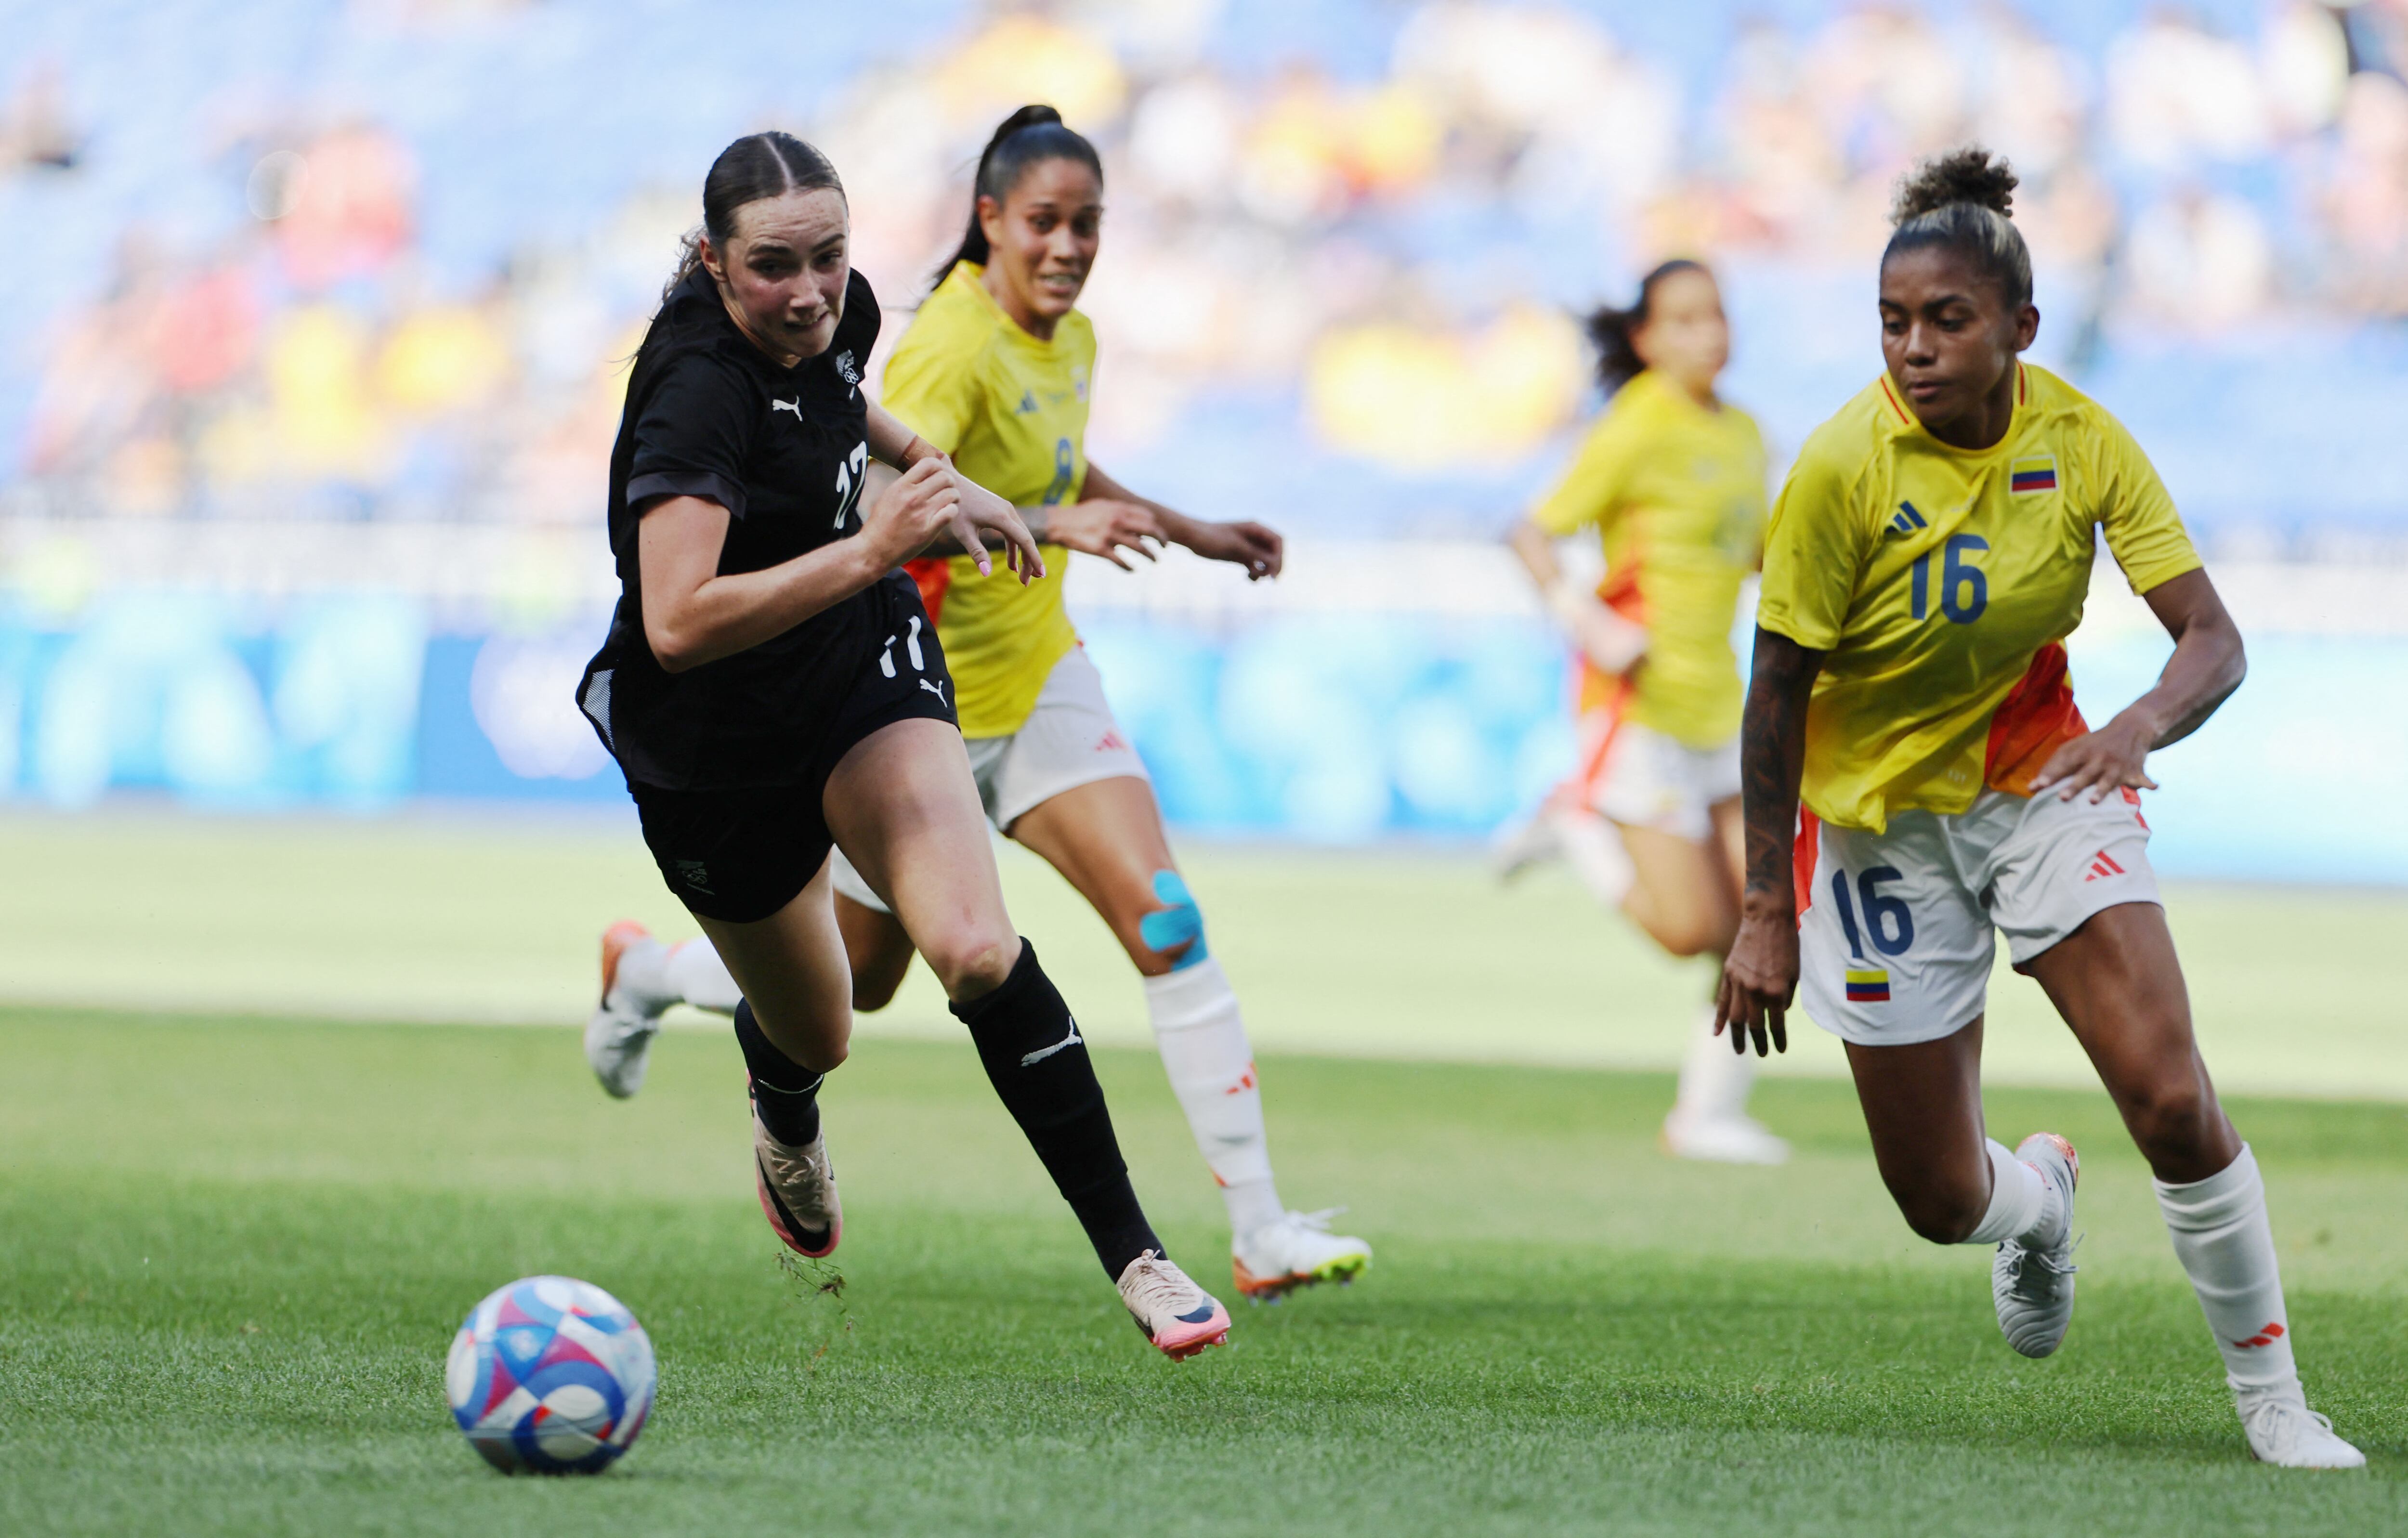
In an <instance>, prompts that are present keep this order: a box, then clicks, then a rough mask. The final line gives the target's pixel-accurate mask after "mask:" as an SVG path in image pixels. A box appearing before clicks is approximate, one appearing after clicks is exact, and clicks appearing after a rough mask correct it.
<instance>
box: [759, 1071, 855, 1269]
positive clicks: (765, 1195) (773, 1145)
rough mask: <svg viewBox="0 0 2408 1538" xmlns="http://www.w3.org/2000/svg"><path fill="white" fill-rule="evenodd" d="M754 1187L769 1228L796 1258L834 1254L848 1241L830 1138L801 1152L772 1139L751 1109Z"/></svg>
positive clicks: (812, 1141) (809, 1144) (819, 1138)
mask: <svg viewBox="0 0 2408 1538" xmlns="http://www.w3.org/2000/svg"><path fill="white" fill-rule="evenodd" d="M753 1190H754V1191H755V1192H756V1193H757V1194H758V1195H759V1196H760V1198H761V1214H762V1216H763V1217H765V1218H768V1219H769V1227H770V1229H771V1230H772V1231H773V1232H775V1233H776V1234H777V1235H778V1237H779V1238H780V1239H782V1240H783V1241H785V1245H786V1247H787V1248H788V1249H791V1250H793V1251H794V1252H795V1253H796V1254H797V1255H801V1256H804V1257H807V1258H808V1259H810V1260H818V1259H820V1258H821V1257H822V1256H824V1255H828V1254H831V1253H833V1252H834V1251H835V1249H836V1246H837V1241H838V1240H839V1239H841V1238H843V1237H844V1208H843V1207H842V1206H841V1205H839V1203H838V1202H837V1199H836V1168H835V1166H834V1165H832V1164H830V1163H829V1162H828V1155H827V1139H826V1138H825V1137H824V1136H822V1137H815V1138H813V1139H811V1140H810V1142H809V1143H807V1144H805V1145H804V1146H801V1147H799V1148H797V1147H794V1146H790V1145H788V1144H784V1143H781V1142H779V1141H778V1140H777V1139H776V1138H774V1137H771V1136H770V1135H769V1129H768V1128H767V1127H765V1126H763V1125H762V1124H761V1112H760V1108H759V1107H758V1106H755V1107H754V1108H753Z"/></svg>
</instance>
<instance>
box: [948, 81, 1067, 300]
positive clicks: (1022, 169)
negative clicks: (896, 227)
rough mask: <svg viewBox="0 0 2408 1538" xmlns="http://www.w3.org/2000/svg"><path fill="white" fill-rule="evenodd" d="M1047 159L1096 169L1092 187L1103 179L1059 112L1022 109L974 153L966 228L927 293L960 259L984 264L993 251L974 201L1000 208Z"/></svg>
mask: <svg viewBox="0 0 2408 1538" xmlns="http://www.w3.org/2000/svg"><path fill="white" fill-rule="evenodd" d="M1049 160H1074V161H1077V162H1078V163H1079V164H1082V165H1083V166H1085V167H1086V168H1087V169H1088V170H1090V171H1093V172H1094V173H1096V181H1097V185H1101V184H1102V182H1103V179H1104V163H1103V160H1102V158H1101V157H1099V156H1098V155H1097V153H1096V147H1095V146H1094V145H1092V144H1089V143H1088V142H1087V141H1086V138H1085V137H1084V136H1083V135H1079V134H1075V133H1073V132H1071V131H1070V130H1069V129H1068V128H1067V127H1065V126H1064V125H1063V122H1062V114H1061V113H1059V112H1057V111H1055V110H1054V108H1052V107H1045V106H1042V105H1037V106H1030V107H1022V108H1021V109H1020V110H1019V111H1017V112H1014V113H1013V114H1012V115H1011V117H1008V118H1006V119H1004V120H1003V121H1002V122H1001V123H1000V124H998V125H997V126H996V131H995V136H994V137H993V138H991V139H989V140H987V141H986V148H985V149H983V150H980V151H979V159H978V175H977V176H976V177H974V178H971V181H970V222H969V228H968V229H967V230H965V231H964V232H963V234H962V244H961V247H960V249H957V250H955V251H954V252H953V255H951V256H949V257H947V258H946V259H945V264H944V265H943V266H941V267H939V268H938V269H937V276H936V279H935V282H932V283H931V284H930V285H929V287H930V289H931V291H933V290H934V289H935V287H936V285H937V284H938V283H942V282H943V281H944V280H945V278H946V275H948V274H949V273H951V272H952V271H953V268H954V267H955V266H956V265H958V264H959V263H964V262H974V263H978V264H979V265H980V266H984V265H986V259H987V258H988V257H989V256H990V255H992V254H993V253H992V252H991V251H989V250H988V249H987V243H986V231H985V229H984V228H982V226H981V225H980V223H979V211H978V206H979V199H981V198H982V197H991V198H993V199H995V201H996V204H997V206H1000V205H1001V204H1002V203H1003V200H1004V199H1006V198H1008V197H1010V196H1011V190H1012V189H1013V188H1014V187H1017V186H1019V185H1020V178H1022V177H1023V176H1024V175H1025V174H1026V173H1027V170H1028V168H1029V167H1030V166H1032V165H1035V164H1039V162H1042V161H1049Z"/></svg>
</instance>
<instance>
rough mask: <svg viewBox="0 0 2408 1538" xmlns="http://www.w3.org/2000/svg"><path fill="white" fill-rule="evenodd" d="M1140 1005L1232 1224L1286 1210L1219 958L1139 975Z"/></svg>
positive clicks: (1241, 1225) (1250, 1056)
mask: <svg viewBox="0 0 2408 1538" xmlns="http://www.w3.org/2000/svg"><path fill="white" fill-rule="evenodd" d="M1145 1006H1146V1013H1147V1014H1148V1015H1149V1016H1150V1017H1152V1018H1153V1020H1154V1045H1155V1046H1156V1047H1159V1048H1160V1049H1161V1051H1162V1068H1163V1072H1164V1073H1166V1074H1168V1075H1170V1089H1171V1092H1172V1093H1174V1094H1176V1095H1177V1096H1178V1097H1179V1104H1180V1108H1181V1109H1183V1110H1184V1111H1185V1112H1186V1113H1187V1125H1188V1127H1189V1129H1190V1130H1191V1131H1193V1132H1195V1133H1196V1146H1197V1148H1198V1149H1200V1150H1201V1151H1202V1153H1203V1155H1204V1162H1205V1163H1206V1164H1207V1165H1209V1166H1210V1167H1211V1171H1212V1178H1213V1179H1215V1180H1217V1181H1219V1182H1220V1185H1221V1199H1222V1201H1223V1202H1225V1203H1227V1205H1228V1208H1229V1228H1230V1231H1231V1232H1233V1233H1234V1234H1236V1235H1237V1236H1238V1237H1240V1238H1243V1237H1244V1236H1245V1235H1247V1234H1250V1233H1252V1232H1254V1231H1255V1230H1256V1229H1259V1228H1261V1227H1262V1226H1263V1225H1264V1224H1266V1223H1269V1222H1272V1221H1274V1220H1276V1219H1277V1218H1279V1217H1280V1215H1281V1214H1282V1213H1283V1212H1285V1211H1286V1209H1285V1208H1284V1207H1283V1206H1281V1205H1280V1199H1279V1189H1278V1188H1277V1187H1276V1186H1275V1185H1273V1184H1272V1181H1271V1151H1270V1138H1269V1133H1268V1132H1266V1131H1265V1130H1264V1127H1263V1092H1262V1089H1260V1088H1259V1087H1258V1086H1257V1085H1256V1084H1255V1083H1254V1047H1253V1046H1252V1045H1251V1044H1249V1043H1248V1042H1247V1040H1246V1022H1245V1020H1244V1019H1243V1018H1241V1017H1240V1015H1239V1013H1238V995H1237V994H1236V992H1234V991H1233V990H1231V989H1230V987H1229V977H1228V974H1226V973H1225V972H1223V971H1222V970H1221V963H1220V962H1219V961H1214V960H1212V959H1211V958H1210V957H1207V958H1205V959H1204V960H1203V961H1197V962H1196V963H1195V964H1194V965H1192V966H1184V967H1181V968H1180V969H1179V970H1177V971H1176V972H1166V973H1164V974H1163V975H1161V976H1159V977H1148V978H1147V979H1145Z"/></svg>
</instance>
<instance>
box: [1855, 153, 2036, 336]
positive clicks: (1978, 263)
mask: <svg viewBox="0 0 2408 1538" xmlns="http://www.w3.org/2000/svg"><path fill="white" fill-rule="evenodd" d="M2016 185H2017V182H2016V178H2015V172H2014V167H2013V166H2011V165H2009V164H2007V163H2006V160H2005V158H2004V157H2003V156H1999V155H1993V154H1991V153H1990V151H1988V150H1985V149H1983V148H1982V147H1981V146H1979V145H1969V146H1967V147H1966V148H1965V149H1962V150H1950V151H1949V152H1948V153H1947V154H1944V155H1935V156H1933V157H1932V158H1931V159H1929V160H1928V161H1925V162H1924V163H1923V164H1920V165H1918V166H1916V167H1915V168H1914V171H1912V172H1911V173H1909V174H1908V175H1907V177H1906V178H1905V179H1904V180H1902V181H1900V182H1899V184H1898V201H1897V202H1896V203H1895V204H1893V205H1891V206H1890V214H1889V218H1890V222H1891V223H1892V224H1894V225H1896V226H1897V228H1896V229H1894V230H1892V231H1891V232H1890V237H1889V245H1888V247H1887V248H1886V249H1885V250H1883V252H1882V264H1883V265H1885V266H1886V265H1888V263H1889V259H1890V258H1891V257H1893V256H1896V255H1897V254H1898V253H1899V252H1900V251H1911V250H1915V249H1919V248H1921V247H1925V246H1944V247H1947V248H1949V249H1952V250H1957V251H1960V252H1962V253H1963V254H1964V255H1965V256H1966V257H1967V258H1969V259H1970V260H1971V262H1972V263H1973V265H1974V266H1975V267H1976V268H1978V269H1979V270H1980V271H1981V272H1983V273H1984V274H1985V275H1986V276H1987V277H1989V278H1991V279H1992V280H1993V281H1995V282H1996V283H1997V284H1998V285H1999V290H2000V292H2001V293H2002V294H2004V295H2005V297H2006V301H2007V307H2008V308H2009V309H2020V308H2022V307H2023V306H2026V305H2028V304H2030V303H2031V292H2032V276H2031V249H2030V248H2028V247H2027V246H2026V245H2025V244H2024V237H2023V232H2021V231H2020V230H2017V229H2016V228H2015V226H2014V208H2015V187H2016Z"/></svg>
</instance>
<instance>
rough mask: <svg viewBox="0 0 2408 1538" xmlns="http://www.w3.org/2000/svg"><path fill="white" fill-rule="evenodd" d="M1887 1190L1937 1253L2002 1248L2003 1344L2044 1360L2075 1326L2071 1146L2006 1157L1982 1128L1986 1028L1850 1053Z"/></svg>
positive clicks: (2048, 1140)
mask: <svg viewBox="0 0 2408 1538" xmlns="http://www.w3.org/2000/svg"><path fill="white" fill-rule="evenodd" d="M1848 1067H1849V1069H1850V1071H1851V1072H1852V1073H1853V1074H1854V1075H1855V1076H1856V1099H1857V1101H1858V1103H1859V1104H1862V1105H1863V1107H1864V1113H1865V1128H1866V1130H1867V1131H1868V1132H1871V1134H1872V1142H1873V1160H1874V1162H1875V1163H1876V1164H1877V1165H1878V1166H1879V1167H1880V1169H1881V1174H1882V1182H1883V1184H1885V1185H1886V1186H1887V1187H1888V1188H1889V1192H1890V1196H1891V1198H1892V1199H1893V1200H1895V1201H1896V1202H1897V1203H1898V1210H1899V1213H1900V1214H1901V1215H1902V1216H1903V1217H1904V1218H1906V1221H1907V1226H1908V1227H1909V1228H1912V1229H1913V1230H1914V1232H1917V1233H1919V1234H1921V1235H1922V1236H1923V1237H1924V1238H1926V1239H1928V1240H1930V1241H1931V1242H1932V1243H1933V1244H1936V1245H1958V1244H1983V1245H1995V1246H1998V1249H1997V1252H1996V1254H1995V1255H1994V1256H1993V1257H1992V1264H1991V1272H1990V1280H1991V1302H1992V1303H1993V1304H1994V1305H1995V1306H1996V1309H1997V1312H1998V1316H1999V1329H2000V1332H2001V1333H2002V1334H2004V1335H2005V1336H2006V1337H2007V1343H2008V1344H2009V1345H2010V1346H2014V1348H2015V1349H2016V1350H2017V1351H2020V1352H2022V1353H2023V1354H2024V1355H2026V1356H2028V1357H2044V1356H2047V1355H2048V1354H2049V1353H2051V1352H2053V1351H2055V1350H2056V1349H2057V1346H2058V1345H2059V1344H2060V1343H2061V1342H2062V1341H2063V1340H2064V1339H2065V1332H2066V1327H2067V1326H2068V1325H2070V1324H2071V1322H2072V1318H2073V1264H2072V1260H2071V1252H2072V1247H2073V1232H2072V1229H2073V1196H2074V1181H2075V1177H2076V1175H2077V1174H2078V1172H2079V1169H2080V1165H2079V1161H2077V1160H2076V1158H2075V1156H2074V1152H2073V1146H2072V1145H2071V1143H2068V1142H2066V1141H2065V1139H2063V1138H2061V1137H2058V1136H2057V1134H2055V1133H2053V1132H2037V1133H2034V1134H2033V1135H2032V1136H2030V1137H2028V1138H2026V1139H2025V1140H2024V1142H2023V1145H2022V1146H2021V1147H2019V1148H2017V1149H2016V1150H2014V1151H2013V1152H2010V1151H2009V1150H2008V1149H2007V1148H2006V1147H2005V1146H2002V1145H2000V1144H1999V1143H1996V1142H1994V1141H1992V1140H1991V1139H1990V1137H1989V1135H1988V1133H1987V1132H1986V1131H1985V1127H1984V1125H1983V1119H1982V1021H1981V1019H1980V1018H1979V1017H1976V1018H1974V1019H1973V1020H1972V1021H1971V1023H1969V1024H1967V1025H1966V1026H1965V1027H1963V1028H1962V1029H1961V1030H1958V1031H1957V1032H1953V1033H1952V1034H1949V1035H1946V1036H1942V1037H1941V1038H1940V1039H1939V1040H1937V1041H1928V1042H1915V1043H1912V1044H1910V1045H1906V1046H1901V1047H1865V1046H1860V1045H1858V1044H1857V1043H1855V1042H1850V1043H1849V1044H1848Z"/></svg>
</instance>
